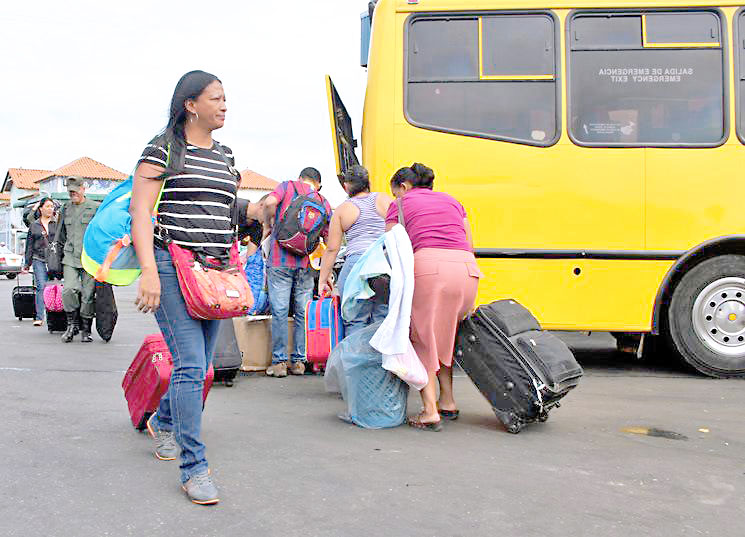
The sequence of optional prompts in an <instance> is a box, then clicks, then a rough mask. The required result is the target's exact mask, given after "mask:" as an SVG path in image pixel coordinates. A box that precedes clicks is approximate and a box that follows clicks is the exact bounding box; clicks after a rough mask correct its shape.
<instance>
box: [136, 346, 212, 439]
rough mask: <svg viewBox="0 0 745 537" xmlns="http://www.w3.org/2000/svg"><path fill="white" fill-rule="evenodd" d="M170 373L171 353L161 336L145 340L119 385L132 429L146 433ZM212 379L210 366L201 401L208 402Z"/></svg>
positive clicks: (168, 381) (165, 389) (169, 378)
mask: <svg viewBox="0 0 745 537" xmlns="http://www.w3.org/2000/svg"><path fill="white" fill-rule="evenodd" d="M172 369H173V364H172V359H171V352H170V351H169V350H168V345H166V342H165V340H164V339H163V335H162V334H151V335H149V336H145V341H143V342H142V346H141V347H140V350H139V351H137V355H136V356H135V359H134V360H133V361H132V365H130V366H129V369H128V370H127V373H126V374H125V375H124V380H123V381H122V388H123V389H124V398H125V399H126V400H127V406H128V407H129V416H130V418H131V419H132V425H134V426H135V427H136V428H137V429H138V430H140V431H142V430H144V429H145V427H146V425H145V424H146V423H147V420H148V419H150V416H152V415H153V412H155V411H156V410H157V409H158V404H159V403H160V399H161V397H163V395H165V393H166V391H167V390H168V384H169V383H170V381H171V370H172ZM214 375H215V373H214V370H213V369H212V366H210V368H209V371H207V377H206V378H205V379H204V393H203V398H202V400H203V401H204V400H205V399H207V394H208V393H209V391H210V388H211V387H212V380H213V378H214Z"/></svg>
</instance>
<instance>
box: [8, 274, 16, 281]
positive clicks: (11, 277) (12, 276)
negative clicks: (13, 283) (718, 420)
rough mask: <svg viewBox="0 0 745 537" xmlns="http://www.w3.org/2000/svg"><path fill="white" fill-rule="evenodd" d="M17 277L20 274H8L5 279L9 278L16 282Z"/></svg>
mask: <svg viewBox="0 0 745 537" xmlns="http://www.w3.org/2000/svg"><path fill="white" fill-rule="evenodd" d="M16 276H18V274H6V275H5V277H6V278H8V279H9V280H15V279H16Z"/></svg>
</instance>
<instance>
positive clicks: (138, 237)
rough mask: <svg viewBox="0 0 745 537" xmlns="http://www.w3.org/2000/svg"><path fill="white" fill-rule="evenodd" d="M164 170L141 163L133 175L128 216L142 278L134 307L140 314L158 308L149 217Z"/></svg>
mask: <svg viewBox="0 0 745 537" xmlns="http://www.w3.org/2000/svg"><path fill="white" fill-rule="evenodd" d="M163 171H164V169H163V168H161V167H159V166H154V165H152V164H147V163H144V162H143V163H141V164H140V165H139V166H137V170H136V171H135V175H134V181H133V183H132V200H131V201H130V202H129V214H130V216H131V217H132V244H133V245H134V249H135V252H136V253H137V260H138V261H139V262H140V268H141V269H142V277H141V278H140V285H139V289H138V292H137V298H136V299H135V304H137V309H139V310H140V311H142V312H143V313H148V312H150V311H155V310H156V309H158V306H160V278H159V277H158V267H157V266H156V264H155V254H154V252H153V224H152V219H151V218H152V214H153V207H155V202H156V201H157V199H158V193H159V192H160V189H161V186H162V185H163V181H162V180H157V179H153V178H155V177H160V175H161V174H162V173H163Z"/></svg>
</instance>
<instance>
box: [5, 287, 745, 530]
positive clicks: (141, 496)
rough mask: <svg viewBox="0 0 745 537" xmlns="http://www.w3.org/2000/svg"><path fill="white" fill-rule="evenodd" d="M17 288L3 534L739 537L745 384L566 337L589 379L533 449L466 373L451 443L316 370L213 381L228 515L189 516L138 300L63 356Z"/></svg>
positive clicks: (215, 448) (211, 431) (534, 430)
mask: <svg viewBox="0 0 745 537" xmlns="http://www.w3.org/2000/svg"><path fill="white" fill-rule="evenodd" d="M14 285H15V282H11V281H0V296H1V297H4V299H2V300H0V334H2V351H0V423H2V433H0V451H1V452H2V454H3V459H4V460H3V463H2V465H0V469H1V470H0V490H2V493H3V500H4V501H3V502H2V503H0V535H1V536H19V537H30V536H44V537H53V536H65V537H66V536H73V537H88V536H95V537H98V536H148V537H156V536H178V537H182V536H212V535H215V536H218V535H219V536H233V535H235V536H238V535H240V536H246V535H256V536H265V535H266V536H275V535H276V536H315V535H322V536H326V535H329V536H399V535H401V536H420V535H421V536H479V535H484V536H486V535H489V536H495V535H496V536H500V537H512V536H515V537H533V536H536V537H553V536H557V537H558V536H592V537H594V536H598V537H600V536H602V537H613V536H619V537H628V536H634V537H640V536H654V537H668V536H694V535H710V536H714V537H742V535H744V534H745V530H744V529H743V527H744V525H745V524H744V523H745V462H744V459H745V423H744V418H745V416H744V414H745V389H744V388H745V381H742V380H713V379H708V378H704V377H700V376H697V375H695V374H691V373H689V372H687V371H685V370H683V369H681V368H677V367H671V366H665V365H648V364H646V363H641V362H638V361H637V360H635V359H634V358H633V357H630V356H628V355H621V354H619V353H616V352H615V351H614V350H613V340H612V339H611V338H610V336H608V335H607V334H593V335H592V336H587V335H582V334H568V335H566V336H564V337H566V339H567V341H569V342H570V344H571V345H572V346H573V347H574V348H575V349H576V352H577V356H578V358H579V360H580V362H581V363H582V365H583V366H584V367H585V370H586V375H585V377H584V378H583V379H582V381H581V383H580V385H579V387H578V388H577V389H576V390H575V391H574V392H573V393H571V394H570V395H569V396H567V398H566V399H565V403H564V405H563V406H562V407H561V408H559V409H556V410H554V411H553V412H552V413H551V417H550V419H549V421H548V422H546V423H543V424H535V425H532V426H528V427H526V428H525V429H524V430H523V432H521V433H520V434H519V435H511V434H508V433H507V432H505V431H504V429H503V428H501V427H500V426H499V425H498V423H497V420H496V418H495V417H494V415H493V413H492V412H491V410H490V407H489V405H488V404H487V403H486V401H485V400H484V399H483V398H482V397H481V395H480V394H479V393H478V392H477V391H476V389H475V388H474V387H473V385H472V384H471V383H470V381H469V380H468V378H466V377H464V376H462V375H461V376H458V377H457V378H456V379H455V390H456V396H457V399H458V403H459V406H460V409H461V418H460V419H459V420H458V421H456V422H452V423H447V424H446V426H445V428H444V430H443V431H442V432H440V433H433V432H424V431H417V430H413V429H411V428H409V427H406V426H403V427H399V428H396V429H390V430H380V431H373V430H363V429H360V428H357V427H355V426H352V425H348V424H346V423H344V422H342V421H341V420H339V419H338V418H337V417H336V416H337V414H338V413H340V412H341V411H342V410H343V409H344V405H343V402H342V401H341V400H340V399H338V398H337V397H336V396H335V395H331V394H327V393H325V391H324V386H323V379H322V378H321V377H319V376H305V377H288V378H286V379H272V378H268V377H265V376H263V375H243V376H241V377H239V378H238V380H237V382H236V383H235V385H234V386H233V387H232V388H228V387H225V386H221V385H216V386H215V387H214V388H213V389H212V392H211V393H210V395H209V398H208V400H207V406H206V410H205V414H204V427H203V429H204V441H205V443H206V445H207V457H208V459H209V462H210V466H211V469H212V472H213V477H214V478H215V482H216V484H217V485H218V487H219V489H220V495H221V500H222V501H221V502H220V503H219V504H218V505H217V506H212V507H201V506H196V505H193V504H192V503H190V502H189V501H188V500H187V499H186V497H185V495H184V494H183V492H182V491H181V488H180V486H179V480H178V463H177V462H162V461H158V460H157V459H155V457H153V455H152V447H153V446H152V443H151V440H150V439H149V438H148V437H147V436H145V435H143V434H141V433H137V432H136V431H135V430H134V429H133V428H132V426H131V424H130V422H129V416H128V413H127V407H126V404H125V401H124V397H123V392H122V389H121V380H122V376H123V374H124V371H125V370H126V368H127V366H128V365H129V363H130V361H131V360H132V358H133V356H134V354H135V352H136V351H137V349H138V347H139V345H140V342H141V341H142V338H143V336H145V335H146V334H149V333H154V332H156V331H157V326H156V324H155V320H154V318H153V317H152V316H143V315H141V314H138V313H137V312H136V311H135V309H134V307H133V298H134V288H125V289H117V290H116V294H117V299H118V304H119V311H120V317H119V323H118V326H117V328H116V331H115V332H114V338H113V339H112V341H111V343H109V344H104V343H103V342H102V341H101V340H100V339H98V338H97V337H95V341H94V343H91V344H81V343H80V342H79V341H78V342H75V343H71V344H63V343H61V341H60V339H59V335H58V334H55V335H50V334H48V333H47V331H46V328H35V327H33V326H32V324H31V321H30V320H24V321H23V322H19V321H18V320H17V319H14V318H13V315H12V307H11V300H10V294H11V289H12V288H13V286H14ZM418 406H419V398H418V396H417V394H416V393H410V395H409V409H410V411H411V412H412V413H413V412H415V411H416V410H417V409H418ZM628 428H632V430H635V429H633V428H641V429H644V428H648V429H658V430H661V431H663V433H661V436H649V435H643V434H637V433H634V432H627V431H624V429H628ZM665 431H666V432H665ZM667 432H669V433H675V434H668V433H667ZM676 435H680V436H676Z"/></svg>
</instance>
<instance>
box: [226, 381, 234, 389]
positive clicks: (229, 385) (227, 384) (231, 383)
mask: <svg viewBox="0 0 745 537" xmlns="http://www.w3.org/2000/svg"><path fill="white" fill-rule="evenodd" d="M225 386H227V387H228V388H232V387H233V379H230V380H226V381H225Z"/></svg>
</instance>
